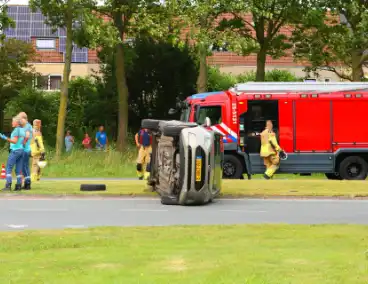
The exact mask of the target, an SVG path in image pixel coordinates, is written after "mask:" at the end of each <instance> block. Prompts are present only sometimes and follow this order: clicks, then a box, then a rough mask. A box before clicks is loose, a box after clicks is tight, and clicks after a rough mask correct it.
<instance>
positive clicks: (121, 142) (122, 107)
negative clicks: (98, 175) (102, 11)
mask: <svg viewBox="0 0 368 284" xmlns="http://www.w3.org/2000/svg"><path fill="white" fill-rule="evenodd" d="M114 25H115V26H116V27H117V29H118V31H119V34H120V39H121V43H119V44H118V45H117V46H116V59H115V76H116V85H117V89H118V120H119V121H118V138H117V141H116V147H117V150H118V151H119V152H123V151H124V150H125V146H126V140H127V132H128V131H127V130H128V97H129V90H128V84H127V81H126V74H125V60H124V45H123V41H124V22H123V14H122V13H121V12H120V11H118V12H115V13H114Z"/></svg>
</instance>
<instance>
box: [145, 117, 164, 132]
mask: <svg viewBox="0 0 368 284" xmlns="http://www.w3.org/2000/svg"><path fill="white" fill-rule="evenodd" d="M159 123H160V121H159V120H157V119H143V120H142V122H141V127H142V128H147V129H149V130H155V131H157V130H158V124H159Z"/></svg>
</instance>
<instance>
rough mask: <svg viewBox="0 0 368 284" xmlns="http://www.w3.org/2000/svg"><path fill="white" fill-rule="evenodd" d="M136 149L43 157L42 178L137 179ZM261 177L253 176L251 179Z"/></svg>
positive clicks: (0, 156)
mask: <svg viewBox="0 0 368 284" xmlns="http://www.w3.org/2000/svg"><path fill="white" fill-rule="evenodd" d="M137 155H138V150H137V148H135V147H129V148H128V149H127V151H125V152H124V153H119V152H116V151H114V150H111V151H107V152H100V151H91V152H87V151H83V150H78V149H75V150H73V152H72V153H70V154H65V153H64V154H63V155H62V156H61V158H60V159H58V160H56V159H55V158H54V153H53V152H49V153H47V155H46V158H47V162H48V164H47V167H46V168H45V169H44V170H43V172H42V175H43V177H50V178H54V177H58V178H76V177H77V178H78V177H79V178H87V177H99V178H100V177H101V178H104V177H110V178H111V177H119V178H130V177H136V159H137ZM7 159H8V152H7V151H4V150H3V151H0V164H1V163H3V164H6V161H7ZM259 177H262V175H255V176H254V178H259ZM275 178H278V179H279V178H287V179H311V178H313V179H325V176H324V175H322V174H313V175H312V177H305V176H299V175H293V174H277V175H276V177H275Z"/></svg>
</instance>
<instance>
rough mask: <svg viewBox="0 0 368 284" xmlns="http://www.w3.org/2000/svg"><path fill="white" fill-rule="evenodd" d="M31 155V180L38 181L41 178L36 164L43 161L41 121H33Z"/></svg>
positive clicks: (43, 148) (43, 149) (39, 169)
mask: <svg viewBox="0 0 368 284" xmlns="http://www.w3.org/2000/svg"><path fill="white" fill-rule="evenodd" d="M31 155H32V170H31V180H32V181H39V180H40V178H41V168H40V166H39V163H38V162H40V161H44V160H45V147H44V145H43V138H42V133H41V120H39V119H35V120H34V121H33V137H32V140H31Z"/></svg>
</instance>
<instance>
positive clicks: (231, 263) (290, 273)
mask: <svg viewBox="0 0 368 284" xmlns="http://www.w3.org/2000/svg"><path fill="white" fill-rule="evenodd" d="M367 236H368V227H367V226H353V225H341V226H339V225H317V226H306V225H299V226H298V225H297V226H291V225H235V226H175V227H152V228H149V227H142V228H94V229H89V230H63V231H38V232H21V233H18V232H17V233H0V240H1V243H2V245H1V247H0V257H1V259H2V263H1V266H0V283H17V284H22V283H24V284H33V283H50V284H59V283H60V284H64V283H70V284H73V283H78V284H83V283H88V284H101V283H129V284H134V283H149V284H155V283H157V284H162V283H177V284H180V283H183V284H184V283H191V284H196V283H201V284H205V283H208V284H219V283H234V284H236V283H239V284H244V283H252V284H261V283H262V284H263V283H267V284H276V283H277V284H279V283H295V284H299V283H308V284H320V283H324V284H362V283H367V282H368V252H367V248H368V238H367Z"/></svg>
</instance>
